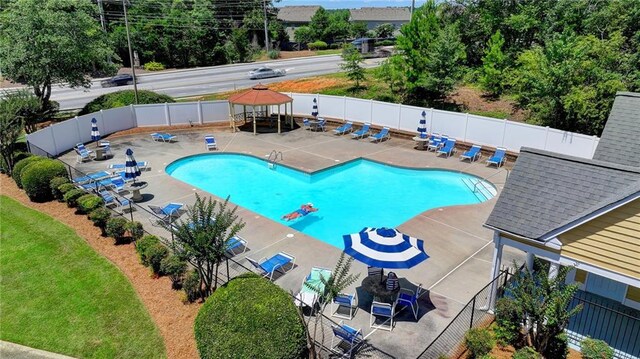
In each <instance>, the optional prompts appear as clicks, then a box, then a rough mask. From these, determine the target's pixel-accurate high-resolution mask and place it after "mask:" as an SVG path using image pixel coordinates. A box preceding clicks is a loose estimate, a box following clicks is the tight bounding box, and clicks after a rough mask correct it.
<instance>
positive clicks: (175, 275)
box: [160, 255, 187, 289]
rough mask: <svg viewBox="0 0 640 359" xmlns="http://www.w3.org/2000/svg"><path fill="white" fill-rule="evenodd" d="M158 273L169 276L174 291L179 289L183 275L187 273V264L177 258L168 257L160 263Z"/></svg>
mask: <svg viewBox="0 0 640 359" xmlns="http://www.w3.org/2000/svg"><path fill="white" fill-rule="evenodd" d="M160 271H161V272H162V274H164V275H167V276H169V278H170V279H171V285H172V287H173V288H174V289H177V288H180V284H181V283H182V279H183V277H184V273H185V272H186V271H187V262H185V261H183V260H181V259H180V258H178V256H174V255H169V256H167V257H166V258H164V259H163V260H162V262H160Z"/></svg>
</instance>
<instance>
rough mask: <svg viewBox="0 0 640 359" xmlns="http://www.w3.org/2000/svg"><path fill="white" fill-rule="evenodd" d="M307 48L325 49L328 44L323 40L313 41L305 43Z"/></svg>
mask: <svg viewBox="0 0 640 359" xmlns="http://www.w3.org/2000/svg"><path fill="white" fill-rule="evenodd" d="M307 47H308V48H309V50H312V51H314V50H326V49H327V47H329V45H327V43H326V42H324V41H314V42H310V43H308V44H307Z"/></svg>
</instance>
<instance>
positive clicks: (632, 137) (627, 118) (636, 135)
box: [593, 92, 640, 167]
mask: <svg viewBox="0 0 640 359" xmlns="http://www.w3.org/2000/svg"><path fill="white" fill-rule="evenodd" d="M593 158H594V159H596V160H601V161H608V162H614V163H619V164H623V165H628V166H635V167H640V93H632V92H618V93H617V94H616V99H615V101H614V102H613V107H612V108H611V112H610V113H609V119H608V120H607V124H606V125H605V127H604V131H603V132H602V137H601V138H600V142H599V143H598V147H597V148H596V151H595V153H594V155H593Z"/></svg>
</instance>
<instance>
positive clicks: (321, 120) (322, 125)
mask: <svg viewBox="0 0 640 359" xmlns="http://www.w3.org/2000/svg"><path fill="white" fill-rule="evenodd" d="M326 125H327V120H325V119H324V118H322V117H318V122H317V123H316V126H315V129H316V130H322V132H324V131H325V130H326V129H325V126H326Z"/></svg>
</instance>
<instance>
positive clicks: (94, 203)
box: [76, 194, 104, 214]
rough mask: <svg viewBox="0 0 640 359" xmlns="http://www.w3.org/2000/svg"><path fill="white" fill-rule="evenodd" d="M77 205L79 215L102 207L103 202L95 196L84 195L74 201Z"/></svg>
mask: <svg viewBox="0 0 640 359" xmlns="http://www.w3.org/2000/svg"><path fill="white" fill-rule="evenodd" d="M76 202H77V203H78V211H79V212H80V213H84V214H89V213H91V212H92V211H93V210H94V209H97V208H100V207H102V206H103V205H104V200H103V199H102V198H100V197H98V196H96V195H95V194H85V195H84V196H82V197H80V198H78V199H77V201H76Z"/></svg>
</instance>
